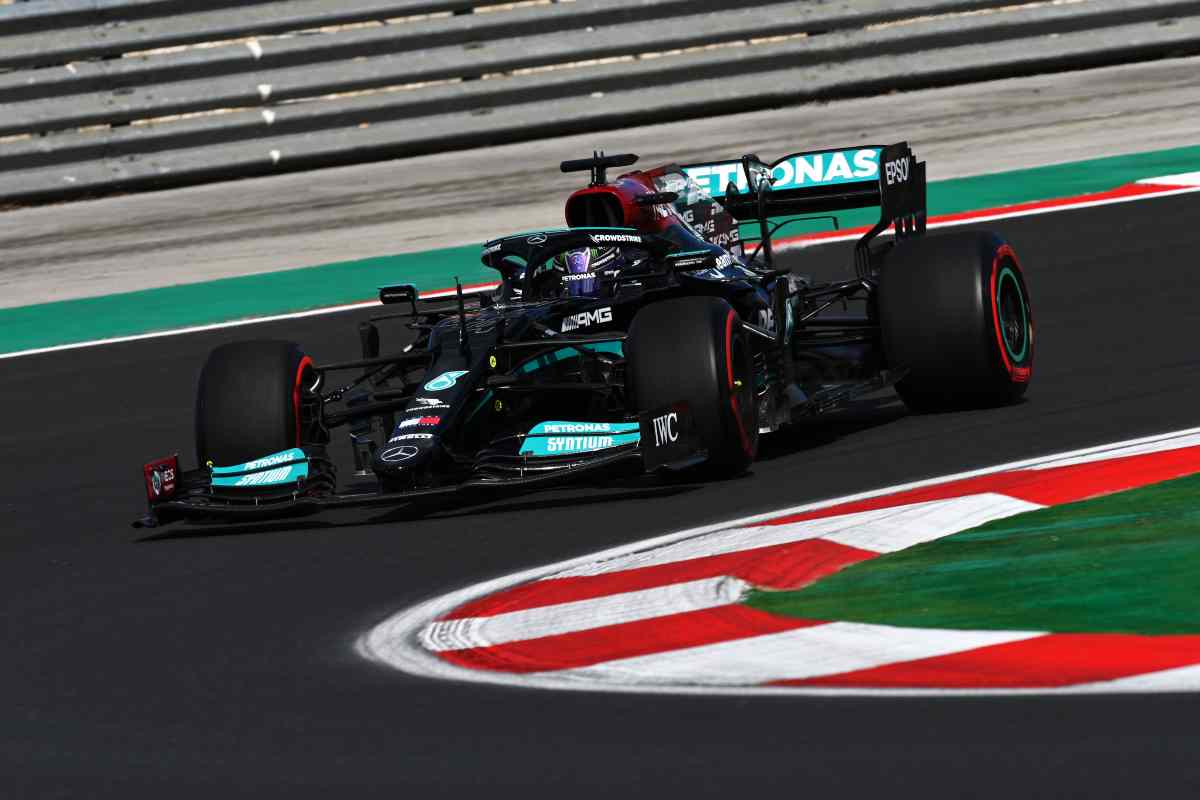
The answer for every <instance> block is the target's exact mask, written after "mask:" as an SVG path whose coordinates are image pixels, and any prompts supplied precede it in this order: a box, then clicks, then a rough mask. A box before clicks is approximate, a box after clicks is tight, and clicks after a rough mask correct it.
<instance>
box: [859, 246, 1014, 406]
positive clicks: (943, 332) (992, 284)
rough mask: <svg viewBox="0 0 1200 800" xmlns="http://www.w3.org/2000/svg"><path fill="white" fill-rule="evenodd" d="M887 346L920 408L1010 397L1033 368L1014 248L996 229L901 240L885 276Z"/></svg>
mask: <svg viewBox="0 0 1200 800" xmlns="http://www.w3.org/2000/svg"><path fill="white" fill-rule="evenodd" d="M879 319H880V325H881V328H882V332H883V347H884V353H885V355H886V356H887V362H888V365H889V366H890V367H891V368H893V369H907V370H908V372H907V374H906V375H905V377H904V378H903V379H901V380H900V381H899V382H898V383H897V384H896V391H897V393H898V394H899V395H900V397H901V398H902V399H903V400H904V403H905V405H907V406H908V407H909V408H910V409H912V410H914V411H940V410H950V409H961V408H977V407H986V406H997V405H1004V404H1006V403H1012V402H1015V401H1016V400H1018V399H1019V398H1020V397H1021V396H1022V395H1024V394H1025V391H1026V390H1027V389H1028V388H1029V380H1030V378H1031V377H1032V374H1033V356H1034V346H1033V342H1034V335H1033V312H1032V310H1031V309H1030V302H1029V291H1028V289H1027V288H1026V285H1025V277H1024V275H1023V274H1022V272H1021V267H1020V264H1018V262H1017V257H1016V254H1015V253H1014V252H1013V250H1012V248H1011V247H1010V246H1009V245H1008V244H1007V243H1005V242H1004V241H1003V240H1002V239H1000V238H999V237H997V236H996V235H994V234H991V233H983V232H962V233H951V234H942V235H937V236H928V237H922V238H918V239H913V240H909V241H902V242H899V243H898V244H897V245H896V246H895V248H894V249H893V250H892V251H891V252H890V253H889V254H888V255H887V258H886V260H885V261H884V263H883V265H882V269H881V275H880V284H879Z"/></svg>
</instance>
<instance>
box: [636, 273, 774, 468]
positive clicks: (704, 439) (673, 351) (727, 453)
mask: <svg viewBox="0 0 1200 800" xmlns="http://www.w3.org/2000/svg"><path fill="white" fill-rule="evenodd" d="M626 358H627V368H626V369H627V377H628V383H629V390H630V394H631V396H632V398H633V404H634V407H635V408H637V409H638V411H639V412H646V411H652V410H654V409H657V408H661V407H662V406H667V405H670V404H672V403H678V402H681V401H682V402H686V403H687V404H688V406H689V408H690V410H691V414H692V419H693V421H694V423H695V426H696V432H697V434H698V435H699V438H700V445H701V447H703V448H705V449H706V450H707V451H708V461H707V462H706V464H705V469H706V471H708V472H710V473H711V474H713V475H715V476H727V475H738V474H740V473H742V472H745V471H746V469H747V468H748V467H749V466H750V464H751V463H753V461H754V456H755V455H756V454H757V452H758V403H757V400H756V398H755V394H754V361H753V356H752V354H751V352H750V347H749V343H748V342H747V341H746V333H745V331H743V330H742V322H741V319H740V318H739V317H738V315H737V312H736V311H734V310H733V308H731V307H730V305H729V304H728V303H726V302H725V301H724V300H720V299H718V298H714V297H683V298H679V299H676V300H666V301H664V302H661V303H655V304H653V305H650V306H647V307H645V308H643V309H642V310H641V311H639V312H638V314H637V316H636V317H634V320H633V324H632V325H630V328H629V337H628V340H627V342H626Z"/></svg>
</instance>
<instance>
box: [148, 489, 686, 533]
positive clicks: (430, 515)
mask: <svg viewBox="0 0 1200 800" xmlns="http://www.w3.org/2000/svg"><path fill="white" fill-rule="evenodd" d="M650 480H653V479H652V478H648V477H642V478H640V479H634V480H631V479H624V480H620V481H615V482H613V483H611V484H609V485H608V486H605V487H602V488H592V487H586V486H584V487H572V488H569V489H563V488H558V489H553V490H547V491H546V492H543V493H530V494H526V495H523V496H521V497H520V498H518V499H513V500H496V499H495V498H490V499H486V500H485V499H479V500H476V501H473V502H471V503H470V504H469V505H463V504H462V503H461V501H460V502H459V504H458V505H455V506H450V505H449V504H448V503H443V504H441V505H436V506H435V505H432V504H427V505H422V506H419V507H414V506H405V507H403V508H398V509H393V510H391V511H387V512H384V513H382V514H373V515H371V516H369V517H365V518H364V517H362V516H361V513H360V514H359V515H358V516H357V517H356V518H354V519H346V516H347V515H348V513H349V512H344V511H340V512H339V511H331V512H327V513H326V514H325V515H323V516H321V517H320V518H315V517H303V518H293V519H290V520H289V519H283V520H272V521H270V522H257V523H253V524H233V525H230V524H221V523H193V524H183V525H181V526H180V527H177V528H171V529H168V530H162V531H155V532H153V533H150V534H147V535H146V536H141V537H139V538H137V539H135V540H134V543H135V544H142V543H151V542H164V541H171V540H178V539H208V538H217V537H222V536H254V535H263V534H272V533H296V532H302V531H311V530H333V529H353V528H359V527H365V526H370V525H386V524H389V523H398V522H413V521H417V520H422V519H454V518H459V517H472V516H478V515H482V514H497V513H504V512H511V511H516V512H520V511H535V510H539V509H541V510H544V509H547V508H560V507H567V506H583V505H589V504H593V503H613V502H619V501H622V500H642V499H653V498H663V497H672V496H675V495H679V494H684V493H687V492H691V491H695V490H697V489H702V488H703V487H704V485H705V484H703V483H697V482H694V481H693V482H687V483H684V482H681V481H667V482H664V481H659V482H655V483H648V481H650ZM338 517H341V519H339V518H338Z"/></svg>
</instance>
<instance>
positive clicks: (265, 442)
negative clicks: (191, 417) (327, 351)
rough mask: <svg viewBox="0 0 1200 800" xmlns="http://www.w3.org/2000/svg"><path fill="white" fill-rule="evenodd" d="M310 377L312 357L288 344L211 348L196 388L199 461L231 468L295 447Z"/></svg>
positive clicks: (244, 344)
mask: <svg viewBox="0 0 1200 800" xmlns="http://www.w3.org/2000/svg"><path fill="white" fill-rule="evenodd" d="M312 379H313V374H312V359H310V358H309V357H308V356H306V355H305V354H304V352H303V351H302V350H301V349H300V347H299V345H296V344H293V343H292V342H279V341H252V342H234V343H232V344H226V345H222V346H220V347H218V348H216V349H215V350H213V351H212V353H210V354H209V356H208V361H207V362H205V364H204V369H203V370H201V372H200V383H199V386H198V388H197V391H196V456H197V458H198V459H199V463H200V464H201V465H203V464H205V463H207V462H209V461H211V462H212V463H213V464H215V465H216V466H231V465H233V464H240V463H242V462H245V461H251V460H253V459H255V458H259V457H261V456H265V455H268V454H270V453H277V452H279V451H281V450H287V449H289V448H292V447H299V446H300V444H301V434H300V399H301V396H302V394H303V392H304V391H305V390H306V388H307V387H309V386H311V385H312V382H313V380H312Z"/></svg>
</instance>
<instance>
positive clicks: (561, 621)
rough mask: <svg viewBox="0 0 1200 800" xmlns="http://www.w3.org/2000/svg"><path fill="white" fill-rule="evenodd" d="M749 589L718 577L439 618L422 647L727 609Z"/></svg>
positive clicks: (457, 646) (486, 643) (462, 646)
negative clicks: (492, 613) (471, 615)
mask: <svg viewBox="0 0 1200 800" xmlns="http://www.w3.org/2000/svg"><path fill="white" fill-rule="evenodd" d="M749 588H750V585H749V584H748V583H746V582H745V581H742V580H738V579H737V578H727V577H724V576H722V577H717V578H704V579H702V580H696V581H688V582H686V583H675V584H670V585H667V586H659V587H655V588H653V589H642V590H640V591H636V592H622V593H620V594H614V595H609V596H607V597H601V598H595V599H591V600H576V601H573V602H569V603H558V604H557V605H550V606H541V607H538V608H527V609H522V610H521V611H509V612H507V613H503V614H494V615H492V616H487V617H463V618H460V619H449V620H442V621H441V622H435V623H433V624H432V625H429V626H428V627H426V628H425V629H424V630H423V631H422V632H421V644H422V646H424V647H425V648H426V649H428V650H434V651H437V652H444V651H447V650H466V649H470V648H473V647H490V646H493V645H498V644H507V643H509V642H519V641H523V640H526V639H539V638H541V637H543V636H556V635H558V634H562V633H574V632H576V631H582V630H588V629H590V628H603V627H607V626H609V625H620V624H622V623H626V622H636V621H637V620H642V619H651V618H653V617H661V616H664V615H667V614H678V613H681V612H685V611H702V610H704V609H708V608H715V607H717V606H727V605H729V604H730V603H736V602H738V601H739V600H740V599H741V597H742V594H743V593H744V592H745V591H746V590H747V589H749Z"/></svg>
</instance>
